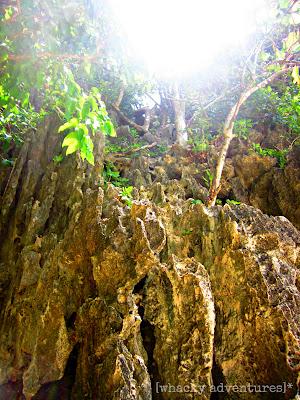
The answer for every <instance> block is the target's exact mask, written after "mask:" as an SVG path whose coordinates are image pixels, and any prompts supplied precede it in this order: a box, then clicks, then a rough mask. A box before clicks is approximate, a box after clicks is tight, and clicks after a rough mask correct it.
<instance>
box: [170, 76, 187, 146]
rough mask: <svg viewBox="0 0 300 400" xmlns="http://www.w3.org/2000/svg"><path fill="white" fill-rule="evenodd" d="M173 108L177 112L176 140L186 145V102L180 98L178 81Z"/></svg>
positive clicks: (174, 88)
mask: <svg viewBox="0 0 300 400" xmlns="http://www.w3.org/2000/svg"><path fill="white" fill-rule="evenodd" d="M172 103H173V108H174V113H175V128H176V142H177V143H178V144H180V145H181V146H185V145H186V144H187V140H188V134H187V130H186V123H185V102H184V101H183V100H182V99H180V94H179V89H178V83H177V82H175V83H174V86H173V99H172Z"/></svg>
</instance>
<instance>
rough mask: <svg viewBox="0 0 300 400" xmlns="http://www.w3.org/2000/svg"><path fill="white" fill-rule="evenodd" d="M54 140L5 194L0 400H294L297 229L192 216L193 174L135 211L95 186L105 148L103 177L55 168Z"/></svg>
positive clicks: (219, 212)
mask: <svg viewBox="0 0 300 400" xmlns="http://www.w3.org/2000/svg"><path fill="white" fill-rule="evenodd" d="M55 128H56V123H55V121H51V120H48V121H47V122H46V125H45V126H43V127H41V128H40V129H39V131H38V132H37V133H36V134H35V135H34V136H33V139H32V140H34V141H35V145H34V147H33V146H31V144H30V143H27V144H25V146H24V147H23V150H22V151H21V153H20V156H19V159H18V161H17V163H16V165H15V167H14V170H13V171H12V174H11V177H10V181H9V185H8V186H7V189H6V191H5V193H4V195H3V197H2V205H1V249H0V251H1V253H0V254H1V264H0V301H1V318H0V330H1V339H0V382H1V386H0V398H1V399H2V398H3V399H35V400H36V399H43V400H44V399H74V400H77V399H78V400H79V399H80V400H81V399H85V398H86V399H97V400H98V399H99V400H100V399H124V400H125V399H126V400H127V399H132V400H148V399H149V400H150V399H165V400H167V399H195V398H196V399H249V398H251V399H252V398H253V399H267V398H270V399H275V398H278V399H292V398H293V397H294V396H295V394H296V391H297V378H298V373H299V371H300V315H299V306H300V292H299V291H300V270H299V266H300V255H299V244H300V234H299V232H298V231H297V229H296V228H294V226H293V225H292V224H291V223H290V222H289V221H288V220H287V219H286V218H284V217H268V216H266V215H264V214H263V213H262V212H261V211H259V210H257V209H255V208H253V207H250V206H246V205H240V206H228V205H226V206H224V207H221V206H216V207H214V208H213V209H210V210H208V209H206V208H205V207H204V206H203V205H202V204H193V202H192V201H191V200H186V197H188V196H187V195H186V193H187V191H189V190H191V186H189V184H190V185H192V186H193V182H192V183H191V179H190V180H188V179H187V178H186V177H181V178H182V179H181V180H173V181H172V180H171V181H170V180H168V179H161V180H160V182H156V183H154V184H152V185H148V186H147V187H146V188H141V190H140V191H136V193H135V197H136V200H135V201H134V202H133V205H132V207H131V208H129V207H128V206H127V205H126V204H125V203H124V202H123V200H122V198H120V195H119V192H118V191H117V189H116V188H114V187H112V186H110V185H108V187H107V188H106V189H105V190H104V189H103V188H102V187H100V185H99V184H98V174H99V171H100V169H101V153H102V143H101V142H99V143H98V154H99V155H98V157H96V167H95V168H93V169H90V168H88V167H87V166H86V165H84V164H82V163H81V161H80V160H79V159H75V157H74V158H72V157H68V158H67V159H65V160H64V161H63V162H62V163H61V164H55V163H54V162H52V161H51V160H52V158H53V155H54V154H55V152H56V151H57V149H58V148H59V146H60V143H59V139H58V136H57V135H54V136H53V131H54V130H55ZM139 170H140V171H141V170H142V168H140V169H139ZM140 178H143V177H142V176H140ZM193 188H194V189H193V190H196V188H195V186H193ZM198 190H201V188H200V189H198ZM298 379H299V378H298ZM284 382H285V383H284ZM225 385H227V390H226V389H225ZM234 385H237V388H238V389H237V390H236V389H234ZM251 385H256V386H255V388H254V386H251ZM258 385H265V386H264V389H263V388H262V387H258ZM270 385H277V386H276V392H275V391H274V390H272V389H271V386H270ZM298 385H299V380H298ZM218 387H219V390H218V391H219V392H218V393H217V392H216V391H217V388H218ZM251 390H252V391H251ZM174 392H176V393H174Z"/></svg>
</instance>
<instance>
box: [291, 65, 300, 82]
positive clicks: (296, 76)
mask: <svg viewBox="0 0 300 400" xmlns="http://www.w3.org/2000/svg"><path fill="white" fill-rule="evenodd" d="M292 78H293V82H294V83H296V84H297V85H300V76H299V67H297V66H295V67H294V68H293V71H292Z"/></svg>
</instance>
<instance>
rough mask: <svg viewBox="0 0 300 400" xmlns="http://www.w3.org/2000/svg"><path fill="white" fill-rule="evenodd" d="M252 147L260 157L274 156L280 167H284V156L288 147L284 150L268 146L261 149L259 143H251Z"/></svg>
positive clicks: (285, 160)
mask: <svg viewBox="0 0 300 400" xmlns="http://www.w3.org/2000/svg"><path fill="white" fill-rule="evenodd" d="M252 148H253V150H254V151H255V152H256V153H257V154H259V155H260V156H262V157H266V156H269V157H274V158H276V159H277V161H278V164H279V167H280V168H284V167H285V165H286V163H287V159H286V156H287V153H288V149H284V150H277V149H269V148H265V149H263V148H262V147H261V145H260V144H259V143H253V144H252Z"/></svg>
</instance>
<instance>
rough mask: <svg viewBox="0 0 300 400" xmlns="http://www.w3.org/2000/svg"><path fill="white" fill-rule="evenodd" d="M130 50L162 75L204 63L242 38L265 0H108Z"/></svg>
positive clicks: (261, 15) (259, 14) (263, 10)
mask: <svg viewBox="0 0 300 400" xmlns="http://www.w3.org/2000/svg"><path fill="white" fill-rule="evenodd" d="M111 2H112V5H113V9H114V12H115V14H116V16H117V18H118V19H119V21H120V24H121V26H122V29H123V31H124V32H125V34H126V35H127V36H128V38H129V42H130V44H131V46H132V49H133V52H134V53H135V55H136V56H137V57H138V58H141V59H142V60H143V61H144V62H145V63H146V65H147V66H148V68H149V70H150V71H151V72H154V73H157V74H160V75H162V76H166V77H174V76H178V75H181V74H188V73H189V72H195V71H197V70H199V69H201V68H203V67H207V66H208V65H209V64H210V63H211V62H212V60H213V59H214V58H215V56H216V54H217V53H218V52H219V51H220V49H224V47H225V48H226V47H228V46H230V45H236V44H239V43H242V42H243V41H244V40H245V38H246V37H247V35H249V33H250V32H251V31H252V30H253V28H254V26H255V20H257V19H259V20H260V21H261V20H263V19H265V18H266V17H267V14H268V10H267V9H266V7H265V1H264V0H111Z"/></svg>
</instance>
